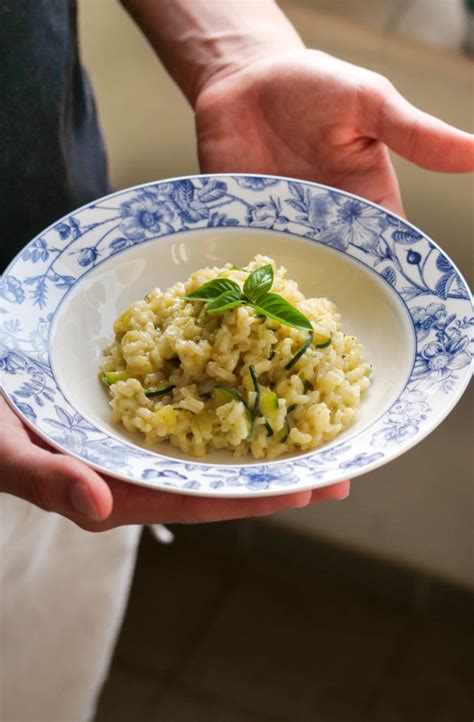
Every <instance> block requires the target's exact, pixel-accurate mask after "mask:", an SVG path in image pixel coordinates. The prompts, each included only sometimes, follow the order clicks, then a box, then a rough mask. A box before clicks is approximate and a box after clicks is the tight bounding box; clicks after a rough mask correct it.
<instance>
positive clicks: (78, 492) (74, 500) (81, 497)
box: [69, 481, 100, 521]
mask: <svg viewBox="0 0 474 722" xmlns="http://www.w3.org/2000/svg"><path fill="white" fill-rule="evenodd" d="M69 500H70V502H71V504H72V506H73V507H74V510H75V511H78V512H79V514H83V516H87V517H88V518H89V519H93V520H94V521H99V519H100V517H99V513H98V511H97V507H96V505H95V503H94V500H93V499H92V494H91V493H90V491H89V489H88V487H87V486H86V485H85V484H83V483H82V482H80V481H76V482H75V483H74V484H72V486H71V487H70V489H69Z"/></svg>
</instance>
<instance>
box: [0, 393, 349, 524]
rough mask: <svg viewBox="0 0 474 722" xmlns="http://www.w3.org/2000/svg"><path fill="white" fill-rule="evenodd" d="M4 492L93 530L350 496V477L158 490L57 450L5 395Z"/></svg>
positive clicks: (1, 438) (231, 515)
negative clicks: (214, 490) (221, 495)
mask: <svg viewBox="0 0 474 722" xmlns="http://www.w3.org/2000/svg"><path fill="white" fill-rule="evenodd" d="M0 479H1V480H2V481H1V491H4V492H7V493H10V494H14V495H15V496H18V497H20V498H21V499H25V500H26V501H29V502H31V503H33V504H36V506H39V507H40V508H41V509H45V510H46V511H53V512H57V513H58V514H62V515H63V516H65V517H67V518H68V519H71V520H72V521H74V522H75V523H76V524H77V525H78V526H80V527H82V528H83V529H87V530H89V531H106V530H107V529H112V528H113V527H116V526H122V525H124V524H156V523H165V524H166V523H193V522H195V523H196V522H208V521H220V520H224V519H237V518H242V517H251V516H265V515H267V514H272V513H273V512H275V511H279V510H281V509H287V508H290V507H302V506H307V505H308V504H312V503H315V502H317V501H323V500H324V499H345V498H346V496H347V495H348V494H349V482H348V481H343V482H341V483H339V484H334V485H333V486H329V487H324V488H322V489H316V490H315V491H301V492H297V493H293V494H285V495H282V496H273V497H261V498H258V499H208V498H205V497H197V496H186V495H184V494H172V493H169V492H161V491H156V490H154V489H147V488H146V487H142V486H136V485H134V484H128V483H126V482H124V481H119V480H118V479H112V478H110V477H107V478H102V477H101V476H100V475H99V474H97V473H96V472H95V471H93V470H92V469H90V468H89V467H88V466H86V465H85V464H83V463H82V462H80V461H78V460H77V459H74V458H72V457H70V456H66V455H65V454H61V453H57V452H56V451H54V450H53V449H51V448H50V447H49V446H48V445H47V444H46V443H44V442H43V441H42V440H41V439H40V438H39V437H37V436H36V435H34V434H33V433H32V432H31V431H30V430H29V429H27V427H26V426H24V425H23V423H22V422H21V421H20V419H19V418H18V417H17V416H16V414H15V413H14V412H13V411H12V410H11V408H10V407H9V406H8V404H7V403H6V401H5V399H4V398H3V396H2V395H1V394H0Z"/></svg>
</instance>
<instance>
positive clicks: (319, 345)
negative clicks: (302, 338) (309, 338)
mask: <svg viewBox="0 0 474 722" xmlns="http://www.w3.org/2000/svg"><path fill="white" fill-rule="evenodd" d="M331 341H332V333H331V334H329V338H328V340H327V341H323V343H317V344H316V346H315V348H327V347H328V346H329V345H330V343H331Z"/></svg>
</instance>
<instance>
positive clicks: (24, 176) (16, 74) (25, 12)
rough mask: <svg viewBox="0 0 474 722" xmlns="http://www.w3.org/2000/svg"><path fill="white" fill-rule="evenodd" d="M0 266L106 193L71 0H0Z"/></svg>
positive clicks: (102, 160)
mask: <svg viewBox="0 0 474 722" xmlns="http://www.w3.org/2000/svg"><path fill="white" fill-rule="evenodd" d="M0 97H1V101H0V234H1V235H0V239H1V240H0V270H2V269H3V268H4V267H5V266H6V265H7V264H8V262H9V261H10V260H11V258H12V257H13V256H14V255H15V254H16V253H18V251H19V250H20V249H21V248H22V247H23V246H24V245H25V243H27V242H28V241H29V240H31V239H32V238H33V237H34V236H35V235H36V234H37V233H39V232H40V231H42V230H43V229H44V228H45V227H46V226H48V225H49V224H50V223H52V222H53V221H54V220H55V219H57V218H59V217H60V216H62V215H64V214H65V213H67V212H69V211H70V210H73V209H74V208H76V207H78V206H80V205H83V204H84V203H86V202H88V201H89V200H92V199H93V198H97V197H98V196H102V195H104V194H105V193H107V192H109V187H108V181H107V169H106V158H105V152H104V147H103V143H102V139H101V135H100V130H99V127H98V123H97V117H96V111H95V104H94V98H93V94H92V90H91V87H90V84H89V81H88V78H87V74H86V73H85V71H84V69H83V68H82V66H81V63H80V57H79V48H78V38H77V7H76V1H75V0H0Z"/></svg>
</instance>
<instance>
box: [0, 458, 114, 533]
mask: <svg viewBox="0 0 474 722" xmlns="http://www.w3.org/2000/svg"><path fill="white" fill-rule="evenodd" d="M4 462H5V476H4V479H5V483H2V490H3V491H6V492H7V493H11V494H14V495H15V496H18V497H20V498H22V499H25V500H26V501H29V502H31V503H32V504H35V505H36V506H39V507H40V508H41V509H45V510H46V511H53V512H57V513H58V514H63V515H65V516H70V515H72V514H75V515H77V514H78V513H79V514H81V515H82V516H83V517H87V518H89V519H92V520H94V521H102V520H104V519H106V518H107V517H108V516H109V515H110V513H111V511H112V505H113V499H112V493H111V491H110V488H109V486H108V485H107V483H106V482H105V481H104V479H102V478H101V477H100V476H99V475H98V474H96V472H95V471H93V470H92V469H89V467H87V466H86V465H85V464H82V463H81V462H80V461H78V460H77V459H74V458H72V457H69V456H65V455H64V454H54V453H51V452H50V451H46V450H45V449H42V448H40V447H38V446H36V445H34V444H28V447H27V448H24V447H23V448H22V449H21V452H18V451H17V450H16V449H15V450H10V453H8V452H7V453H6V454H5V456H4ZM2 467H3V464H2Z"/></svg>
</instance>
